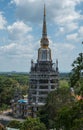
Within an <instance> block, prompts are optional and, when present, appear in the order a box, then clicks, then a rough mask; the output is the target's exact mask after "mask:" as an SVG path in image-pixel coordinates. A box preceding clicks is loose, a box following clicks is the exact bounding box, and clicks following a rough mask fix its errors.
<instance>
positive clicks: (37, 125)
mask: <svg viewBox="0 0 83 130" xmlns="http://www.w3.org/2000/svg"><path fill="white" fill-rule="evenodd" d="M21 130H46V127H45V125H44V124H43V123H41V122H40V120H39V119H38V118H27V119H26V120H25V121H24V122H23V124H22V126H21Z"/></svg>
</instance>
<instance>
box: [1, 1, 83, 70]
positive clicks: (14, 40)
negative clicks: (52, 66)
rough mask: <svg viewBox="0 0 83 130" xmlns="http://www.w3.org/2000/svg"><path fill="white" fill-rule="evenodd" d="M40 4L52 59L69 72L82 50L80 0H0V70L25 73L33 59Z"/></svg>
mask: <svg viewBox="0 0 83 130" xmlns="http://www.w3.org/2000/svg"><path fill="white" fill-rule="evenodd" d="M44 3H46V14H47V16H46V19H47V32H48V38H49V41H50V48H51V50H52V59H53V62H56V59H58V61H59V70H60V72H69V71H71V69H72V67H71V64H72V62H73V60H74V59H75V58H76V57H77V56H78V53H80V52H82V51H83V47H82V44H81V43H82V41H83V0H0V72H1V71H18V72H29V71H30V64H31V59H34V62H36V61H37V50H38V48H39V47H40V39H41V35H42V22H43V6H44Z"/></svg>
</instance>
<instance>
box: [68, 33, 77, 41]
mask: <svg viewBox="0 0 83 130" xmlns="http://www.w3.org/2000/svg"><path fill="white" fill-rule="evenodd" d="M77 37H78V33H74V34H69V35H67V36H66V39H67V40H73V41H76V40H77Z"/></svg>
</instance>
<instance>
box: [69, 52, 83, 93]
mask: <svg viewBox="0 0 83 130" xmlns="http://www.w3.org/2000/svg"><path fill="white" fill-rule="evenodd" d="M72 67H73V69H72V72H71V77H70V85H71V87H74V89H75V90H76V92H77V93H80V94H82V95H83V77H82V73H83V72H82V71H83V53H80V54H79V56H78V57H77V58H76V60H75V61H74V62H73V63H72Z"/></svg>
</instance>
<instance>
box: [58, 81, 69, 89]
mask: <svg viewBox="0 0 83 130" xmlns="http://www.w3.org/2000/svg"><path fill="white" fill-rule="evenodd" d="M64 87H65V88H69V84H68V81H67V80H65V79H64V80H60V88H64Z"/></svg>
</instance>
